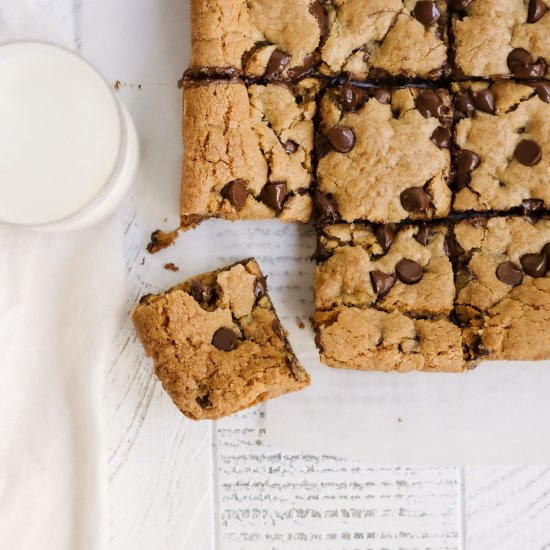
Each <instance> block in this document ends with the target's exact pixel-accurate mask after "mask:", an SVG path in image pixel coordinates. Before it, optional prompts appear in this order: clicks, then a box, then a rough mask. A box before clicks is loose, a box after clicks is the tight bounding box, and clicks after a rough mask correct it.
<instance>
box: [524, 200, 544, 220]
mask: <svg viewBox="0 0 550 550" xmlns="http://www.w3.org/2000/svg"><path fill="white" fill-rule="evenodd" d="M543 206H544V202H543V201H542V200H541V199H525V200H524V201H523V202H522V203H521V208H522V209H523V215H524V216H528V215H529V214H531V213H532V212H536V211H537V210H542V207H543Z"/></svg>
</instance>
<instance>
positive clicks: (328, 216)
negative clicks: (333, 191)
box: [313, 189, 340, 226]
mask: <svg viewBox="0 0 550 550" xmlns="http://www.w3.org/2000/svg"><path fill="white" fill-rule="evenodd" d="M313 204H314V205H315V208H316V211H317V222H318V224H319V225H321V226H322V225H326V224H328V223H335V222H336V221H338V219H339V218H340V214H339V212H338V207H337V205H336V201H335V200H334V198H333V197H329V196H327V195H325V194H324V193H322V192H321V191H319V189H315V191H313Z"/></svg>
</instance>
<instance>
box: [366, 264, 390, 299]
mask: <svg viewBox="0 0 550 550" xmlns="http://www.w3.org/2000/svg"><path fill="white" fill-rule="evenodd" d="M369 276H370V282H371V285H372V289H373V290H374V293H375V294H376V295H377V296H384V294H386V293H387V292H388V291H389V290H390V288H391V287H392V286H393V285H394V283H395V275H394V274H393V273H392V274H391V275H389V274H388V273H384V272H383V271H379V270H378V269H375V270H374V271H371V272H370V273H369Z"/></svg>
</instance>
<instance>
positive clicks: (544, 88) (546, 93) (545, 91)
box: [529, 80, 550, 103]
mask: <svg viewBox="0 0 550 550" xmlns="http://www.w3.org/2000/svg"><path fill="white" fill-rule="evenodd" d="M529 86H531V87H532V88H534V89H535V91H536V92H537V95H538V96H539V99H540V100H541V101H545V102H546V103H550V82H547V81H545V80H541V81H539V82H529Z"/></svg>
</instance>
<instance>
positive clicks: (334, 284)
mask: <svg viewBox="0 0 550 550" xmlns="http://www.w3.org/2000/svg"><path fill="white" fill-rule="evenodd" d="M447 232H448V230H447V228H446V227H445V226H441V225H435V226H431V225H430V226H428V225H425V226H412V225H404V226H402V227H400V228H394V227H393V226H391V225H378V226H370V225H362V224H351V225H350V224H335V225H330V226H326V227H324V228H323V229H322V231H321V232H320V235H319V248H318V252H317V257H318V265H317V269H316V272H315V290H314V294H315V310H316V311H315V313H314V314H313V316H312V323H313V326H314V328H315V330H316V334H317V336H316V342H317V345H318V347H319V350H320V353H321V360H322V361H323V362H324V363H326V364H327V365H329V366H331V367H339V368H349V369H360V370H381V371H391V370H397V371H409V370H422V371H444V372H459V371H462V370H463V369H464V368H465V363H464V358H463V353H462V339H461V330H460V328H459V327H458V326H457V325H456V324H454V323H453V321H452V320H451V319H452V312H453V308H454V300H455V285H454V275H453V267H452V264H451V262H450V260H449V258H448V257H447V254H446V250H447V241H446V238H447Z"/></svg>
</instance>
